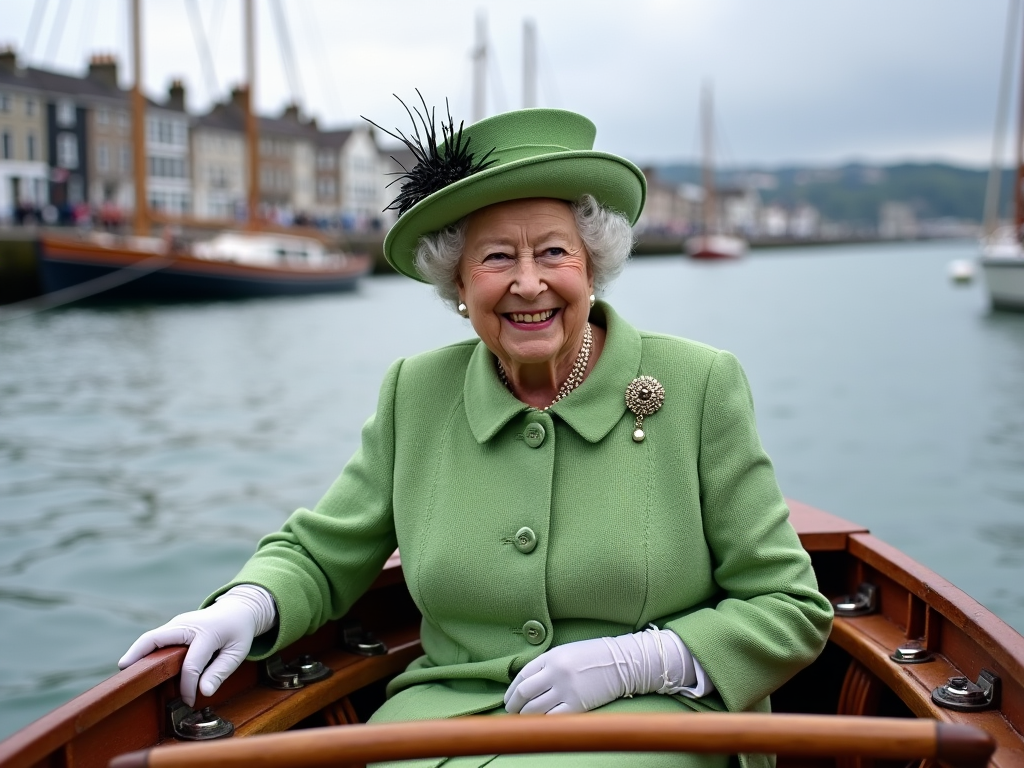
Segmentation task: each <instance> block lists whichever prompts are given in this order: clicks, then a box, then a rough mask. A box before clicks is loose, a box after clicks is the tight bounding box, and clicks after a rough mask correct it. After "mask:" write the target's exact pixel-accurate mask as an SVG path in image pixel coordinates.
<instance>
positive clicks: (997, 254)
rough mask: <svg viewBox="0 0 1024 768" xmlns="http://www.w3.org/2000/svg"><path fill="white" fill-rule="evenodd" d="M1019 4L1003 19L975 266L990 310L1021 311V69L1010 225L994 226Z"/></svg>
mask: <svg viewBox="0 0 1024 768" xmlns="http://www.w3.org/2000/svg"><path fill="white" fill-rule="evenodd" d="M1019 14H1020V8H1019V5H1013V4H1011V6H1010V14H1009V17H1008V19H1007V35H1006V44H1005V50H1004V51H1003V56H1004V60H1003V75H1002V83H1001V84H1000V88H999V91H1000V98H999V108H998V109H997V113H998V115H999V116H998V118H997V120H996V130H995V141H994V145H993V151H992V168H991V171H990V173H989V182H988V189H987V190H986V193H985V235H984V237H982V239H981V249H980V255H979V259H978V261H979V263H980V264H981V270H982V273H983V274H984V275H985V285H986V286H987V287H988V294H989V299H990V302H991V305H992V308H993V309H1002V310H1010V311H1016V312H1024V244H1022V242H1021V237H1022V235H1024V188H1022V184H1024V143H1022V142H1024V69H1021V70H1019V71H1018V73H1017V76H1018V78H1019V84H1018V87H1019V88H1020V89H1021V96H1020V98H1021V100H1022V106H1021V108H1020V109H1018V120H1017V135H1016V138H1017V143H1016V163H1015V165H1016V173H1015V176H1016V183H1015V184H1014V190H1013V225H1012V226H1007V227H997V226H996V220H997V218H998V211H999V186H1000V179H1001V176H1002V169H1001V167H1000V165H1001V162H1002V158H1001V157H1000V156H1001V155H1002V136H1003V130H1002V127H1003V126H1004V125H1005V121H1006V111H1007V108H1008V107H1009V98H1008V96H1009V91H1010V87H1011V83H1012V80H1013V67H1012V66H1011V64H1012V58H1013V47H1014V44H1015V37H1019V36H1020V35H1019V34H1017V33H1014V32H1013V26H1014V25H1020V24H1021V23H1022V22H1021V19H1019V18H1017V17H1018V15H1019Z"/></svg>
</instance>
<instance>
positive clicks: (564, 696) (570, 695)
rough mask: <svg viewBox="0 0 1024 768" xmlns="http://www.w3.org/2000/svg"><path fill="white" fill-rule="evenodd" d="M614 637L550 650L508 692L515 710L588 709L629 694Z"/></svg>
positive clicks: (507, 706)
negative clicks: (624, 682)
mask: <svg viewBox="0 0 1024 768" xmlns="http://www.w3.org/2000/svg"><path fill="white" fill-rule="evenodd" d="M617 639H618V638H614V637H599V638H596V639H594V640H580V641H579V642H575V643H566V644H565V645H559V646H556V647H555V648H551V649H550V650H548V651H545V652H544V653H542V654H541V655H540V656H538V657H537V658H536V659H534V660H533V661H531V662H530V663H529V664H527V665H526V666H525V667H523V669H522V671H521V672H520V673H519V674H518V675H516V679H515V680H513V681H512V685H510V686H509V688H508V690H507V691H506V692H505V709H506V710H507V711H508V712H511V713H513V714H517V713H519V714H524V715H527V714H541V715H543V714H545V713H547V714H556V713H559V712H586V711H587V710H588V709H595V708H596V707H600V706H601V705H603V704H607V703H608V702H609V701H614V700H615V699H617V698H620V697H621V696H625V695H626V693H627V691H626V690H625V685H624V684H623V680H624V678H623V673H624V671H625V670H621V671H620V668H621V667H623V666H624V665H626V664H627V663H628V664H629V665H630V666H632V662H627V660H626V657H625V655H624V654H623V653H622V651H621V649H620V648H619V646H618V644H617V643H616V640H617Z"/></svg>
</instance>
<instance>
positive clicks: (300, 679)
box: [260, 654, 333, 691]
mask: <svg viewBox="0 0 1024 768" xmlns="http://www.w3.org/2000/svg"><path fill="white" fill-rule="evenodd" d="M332 674H333V670H332V669H331V668H330V667H328V666H327V665H325V664H323V663H322V662H319V661H317V660H316V659H314V658H313V657H312V656H310V655H309V654H306V655H304V656H300V657H299V658H298V659H296V660H295V661H293V662H292V663H291V664H285V663H284V661H283V660H282V659H281V657H280V656H278V655H276V654H275V655H274V656H271V657H270V658H269V659H266V660H264V662H263V664H261V665H260V682H262V683H263V685H265V686H266V687H268V688H274V689H275V690H278V691H294V690H296V689H298V688H302V687H304V686H305V685H306V684H307V683H315V682H317V681H318V680H325V679H326V678H328V677H330V676H331V675H332Z"/></svg>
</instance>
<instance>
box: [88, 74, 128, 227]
mask: <svg viewBox="0 0 1024 768" xmlns="http://www.w3.org/2000/svg"><path fill="white" fill-rule="evenodd" d="M117 77H118V73H117V59H115V58H114V57H113V56H103V55H97V56H93V57H92V58H91V59H90V60H89V70H88V72H87V73H86V78H87V79H88V80H90V81H92V82H93V83H94V84H95V85H97V86H99V87H103V88H104V89H105V90H106V91H108V92H109V93H110V94H111V95H112V96H113V98H112V99H110V100H108V99H104V100H102V101H101V102H100V103H97V104H95V106H94V108H93V109H91V110H89V111H88V113H87V115H86V121H87V123H86V138H87V142H88V146H87V152H88V155H89V167H90V169H91V173H90V183H89V191H88V195H87V197H88V200H89V202H90V203H91V204H92V206H93V207H94V208H97V209H98V210H99V211H100V217H101V219H102V220H103V223H106V224H108V225H116V224H118V223H120V221H121V219H122V217H123V215H124V213H125V212H127V211H132V210H134V209H135V181H134V177H133V176H132V118H131V114H130V112H129V104H128V100H127V99H126V98H125V95H124V92H123V91H122V90H121V89H120V86H119V85H118V82H117Z"/></svg>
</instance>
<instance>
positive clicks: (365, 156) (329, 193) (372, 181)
mask: <svg viewBox="0 0 1024 768" xmlns="http://www.w3.org/2000/svg"><path fill="white" fill-rule="evenodd" d="M383 168H384V164H383V163H382V156H381V151H380V149H379V148H378V147H377V142H376V140H375V138H374V134H373V129H372V128H370V127H369V126H365V125H356V126H354V127H352V128H349V129H345V130H335V131H322V132H321V133H320V135H319V137H318V148H317V179H316V184H317V204H318V212H320V213H321V214H322V213H323V212H324V210H325V209H326V208H327V207H328V206H330V205H333V206H334V210H335V212H336V214H337V216H338V217H340V223H341V226H342V228H343V229H347V230H354V231H359V232H365V231H368V230H376V229H381V228H382V227H384V226H385V224H386V223H388V224H389V223H391V219H389V218H388V217H386V216H385V215H384V213H383V209H384V206H386V205H387V203H388V201H387V200H385V192H384V190H383V185H382V184H381V176H382V173H383V172H384V170H383Z"/></svg>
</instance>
